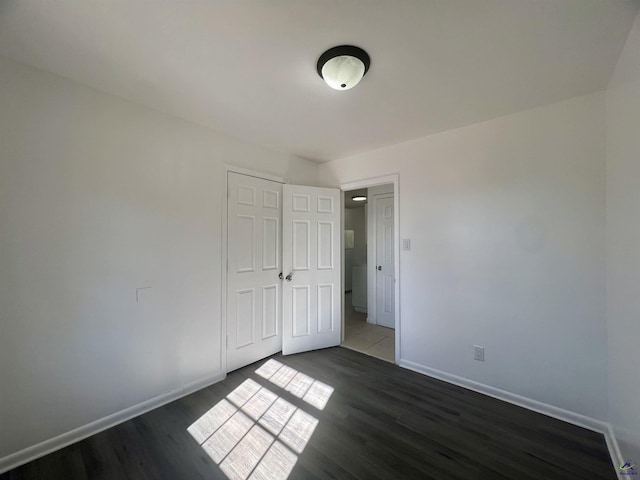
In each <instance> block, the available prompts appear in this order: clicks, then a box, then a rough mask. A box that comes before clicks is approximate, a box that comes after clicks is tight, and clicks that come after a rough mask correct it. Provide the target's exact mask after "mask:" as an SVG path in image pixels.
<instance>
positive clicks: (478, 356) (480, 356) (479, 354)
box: [473, 345, 484, 362]
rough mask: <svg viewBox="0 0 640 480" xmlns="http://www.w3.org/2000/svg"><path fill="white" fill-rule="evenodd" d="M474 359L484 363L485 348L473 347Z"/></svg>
mask: <svg viewBox="0 0 640 480" xmlns="http://www.w3.org/2000/svg"><path fill="white" fill-rule="evenodd" d="M473 359H474V360H478V361H479V362H484V347H481V346H480V345H474V346H473Z"/></svg>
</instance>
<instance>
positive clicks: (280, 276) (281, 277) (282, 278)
mask: <svg viewBox="0 0 640 480" xmlns="http://www.w3.org/2000/svg"><path fill="white" fill-rule="evenodd" d="M278 278H279V279H280V280H284V276H283V275H282V272H280V274H279V275H278Z"/></svg>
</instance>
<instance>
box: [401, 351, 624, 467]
mask: <svg viewBox="0 0 640 480" xmlns="http://www.w3.org/2000/svg"><path fill="white" fill-rule="evenodd" d="M398 365H399V366H401V367H404V368H406V369H408V370H413V371H414V372H418V373H422V374H423V375H427V376H428V377H433V378H437V379H438V380H442V381H444V382H447V383H452V384H454V385H458V386H459V387H463V388H467V389H469V390H473V391H474V392H478V393H482V394H484V395H488V396H490V397H493V398H497V399H498V400H503V401H505V402H509V403H512V404H514V405H518V406H519V407H523V408H526V409H528V410H533V411H534V412H538V413H542V414H543V415H547V416H549V417H553V418H557V419H558V420H562V421H564V422H567V423H571V424H573V425H577V426H579V427H583V428H586V429H587V430H592V431H594V432H598V433H602V434H603V435H604V439H605V441H606V442H607V448H608V449H609V455H610V456H611V462H612V463H613V467H614V469H615V471H616V472H619V468H618V467H619V466H620V465H621V464H622V463H623V460H622V454H621V453H620V448H619V447H618V442H617V440H616V437H615V434H614V432H613V428H612V427H611V425H610V424H609V423H607V422H604V421H602V420H596V419H595V418H591V417H587V416H586V415H582V414H580V413H576V412H571V411H569V410H565V409H563V408H559V407H554V406H553V405H549V404H547V403H544V402H539V401H538V400H534V399H532V398H528V397H524V396H522V395H517V394H515V393H511V392H507V391H506V390H501V389H499V388H495V387H492V386H490V385H485V384H483V383H479V382H476V381H474V380H469V379H468V378H464V377H459V376H457V375H452V374H450V373H446V372H442V371H440V370H436V369H435V368H430V367H426V366H424V365H420V364H419V363H415V362H411V361H409V360H402V359H401V360H400V362H399V363H398ZM620 478H622V477H620Z"/></svg>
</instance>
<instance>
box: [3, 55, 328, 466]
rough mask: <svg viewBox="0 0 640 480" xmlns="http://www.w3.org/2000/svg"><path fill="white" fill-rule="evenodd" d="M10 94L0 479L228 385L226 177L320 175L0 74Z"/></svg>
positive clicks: (60, 86) (75, 92) (30, 74)
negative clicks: (81, 437) (85, 438)
mask: <svg viewBox="0 0 640 480" xmlns="http://www.w3.org/2000/svg"><path fill="white" fill-rule="evenodd" d="M0 85H2V88H0V272H2V275H0V325H1V332H0V385H1V386H2V387H1V392H0V432H1V433H0V463H1V460H2V458H3V457H6V456H7V455H9V454H12V453H15V452H17V451H19V450H21V449H24V448H26V447H29V446H33V445H34V444H36V443H38V442H41V441H43V440H46V439H50V438H51V437H54V436H56V435H58V434H61V433H63V432H67V431H69V430H71V429H74V428H76V427H79V426H82V425H85V424H87V423H89V422H92V421H95V420H97V419H100V418H103V417H105V416H107V415H110V414H113V413H114V412H118V411H120V410H122V409H125V408H127V407H130V406H132V405H135V404H137V403H139V402H143V401H145V400H149V399H151V398H153V397H156V396H158V395H161V394H163V393H166V392H171V391H174V390H176V389H180V388H184V387H185V386H188V385H189V384H191V383H193V382H200V381H204V382H206V381H207V380H208V379H212V378H215V377H216V376H218V375H220V374H221V373H222V372H221V363H220V361H221V359H220V353H221V351H220V331H221V330H220V329H221V324H220V322H221V312H220V290H221V288H220V287H221V285H220V281H221V223H222V186H223V164H224V163H229V164H235V165H239V166H243V167H248V168H254V169H257V170H261V171H265V172H269V173H274V174H278V175H283V176H287V177H290V178H291V179H292V180H293V181H295V182H299V183H307V184H314V183H316V179H317V166H316V165H315V164H313V163H311V162H308V161H306V160H300V159H296V158H291V157H289V156H287V155H284V154H279V153H274V152H270V151H267V150H263V149H260V148H256V147H252V146H249V145H246V144H242V143H240V142H238V141H236V140H233V139H230V138H227V137H224V136H221V135H219V134H216V133H214V132H212V131H210V130H208V129H205V128H201V127H199V126H196V125H193V124H190V123H187V122H184V121H181V120H178V119H175V118H172V117H169V116H166V115H163V114H160V113H157V112H155V111H152V110H150V109H147V108H144V107H141V106H138V105H136V104H133V103H129V102H126V101H123V100H120V99H117V98H115V97H112V96H109V95H106V94H102V93H100V92H97V91H95V90H92V89H89V88H87V87H84V86H82V85H79V84H76V83H72V82H70V81H68V80H65V79H62V78H60V77H56V76H53V75H49V74H46V73H43V72H39V71H37V70H33V69H31V68H26V67H23V66H20V65H18V64H16V63H13V62H10V61H8V60H4V59H1V58H0ZM145 286H151V287H152V288H151V289H150V290H146V291H144V292H142V293H143V296H142V297H141V302H140V303H136V288H137V287H145Z"/></svg>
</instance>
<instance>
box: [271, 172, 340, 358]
mask: <svg viewBox="0 0 640 480" xmlns="http://www.w3.org/2000/svg"><path fill="white" fill-rule="evenodd" d="M282 196H283V201H282V205H283V210H282V219H283V235H282V247H283V248H282V250H283V256H282V267H283V272H284V275H285V281H284V282H283V289H282V321H283V323H282V353H283V354H284V355H289V354H292V353H299V352H304V351H308V350H315V349H318V348H326V347H333V346H336V345H340V339H341V335H340V329H341V323H342V322H341V317H340V313H341V311H342V305H341V302H342V295H341V291H340V235H341V233H340V232H341V227H340V190H337V189H333V188H319V187H306V186H300V185H286V184H285V185H283V195H282Z"/></svg>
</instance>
